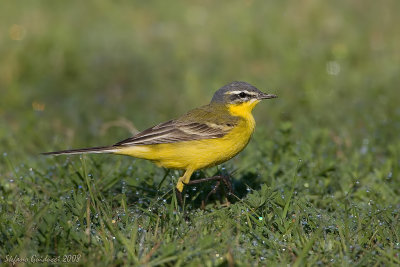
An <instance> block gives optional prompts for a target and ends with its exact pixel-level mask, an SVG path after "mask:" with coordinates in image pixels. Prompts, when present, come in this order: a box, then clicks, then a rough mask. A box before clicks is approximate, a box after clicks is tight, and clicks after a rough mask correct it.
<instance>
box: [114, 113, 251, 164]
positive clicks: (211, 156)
mask: <svg viewBox="0 0 400 267" xmlns="http://www.w3.org/2000/svg"><path fill="white" fill-rule="evenodd" d="M254 126H255V123H254V119H253V118H252V117H251V118H250V119H249V120H243V121H242V122H240V123H239V124H238V125H237V126H236V127H235V128H234V129H233V130H232V131H231V132H230V133H228V134H226V135H225V136H224V137H222V138H216V139H203V140H194V141H185V142H177V143H168V144H157V145H140V146H131V147H126V148H121V150H119V151H117V152H115V153H116V154H122V155H129V156H133V157H137V158H142V159H147V160H151V161H153V162H155V163H156V164H157V165H159V166H162V167H165V168H170V169H191V170H197V169H201V168H205V167H211V166H214V165H217V164H220V163H222V162H224V161H227V160H229V159H231V158H232V157H234V156H235V155H236V154H237V153H239V152H240V151H242V150H243V148H245V147H246V145H247V144H248V142H249V140H250V137H251V135H252V133H253V131H254Z"/></svg>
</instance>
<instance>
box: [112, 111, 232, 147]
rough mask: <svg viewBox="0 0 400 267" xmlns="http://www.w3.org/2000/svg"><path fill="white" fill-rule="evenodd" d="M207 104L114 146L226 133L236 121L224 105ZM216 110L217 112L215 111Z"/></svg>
mask: <svg viewBox="0 0 400 267" xmlns="http://www.w3.org/2000/svg"><path fill="white" fill-rule="evenodd" d="M217 108H218V107H212V106H211V105H207V106H204V107H201V108H198V109H194V110H192V111H190V112H189V113H187V114H185V115H184V116H182V117H181V118H179V119H176V120H171V121H167V122H164V123H161V124H158V125H156V126H154V127H151V128H149V129H147V130H144V131H142V132H140V133H138V134H137V135H135V136H133V137H131V138H128V139H125V140H123V141H121V142H118V143H116V144H115V146H131V145H153V144H165V143H176V142H183V141H190V140H201V139H213V138H220V137H223V136H224V135H226V134H227V133H228V132H229V131H230V130H231V129H232V128H233V127H234V126H235V125H236V124H237V122H238V120H239V118H238V117H233V116H231V115H230V114H229V112H228V111H227V110H226V109H224V107H219V109H218V110H216V109H217ZM217 111H218V112H217Z"/></svg>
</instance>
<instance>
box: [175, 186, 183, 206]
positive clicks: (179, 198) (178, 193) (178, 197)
mask: <svg viewBox="0 0 400 267" xmlns="http://www.w3.org/2000/svg"><path fill="white" fill-rule="evenodd" d="M175 194H176V198H177V199H178V202H179V205H181V207H183V198H182V193H181V192H179V190H178V189H176V188H175Z"/></svg>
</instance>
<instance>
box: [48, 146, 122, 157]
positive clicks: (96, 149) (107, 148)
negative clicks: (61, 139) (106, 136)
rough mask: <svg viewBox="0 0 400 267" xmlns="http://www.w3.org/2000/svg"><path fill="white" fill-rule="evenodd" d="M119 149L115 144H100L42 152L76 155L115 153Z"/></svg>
mask: <svg viewBox="0 0 400 267" xmlns="http://www.w3.org/2000/svg"><path fill="white" fill-rule="evenodd" d="M117 150H118V147H115V146H99V147H89V148H81V149H70V150H61V151H54V152H45V153H41V154H42V155H64V154H69V155H74V154H86V153H113V152H116V151H117Z"/></svg>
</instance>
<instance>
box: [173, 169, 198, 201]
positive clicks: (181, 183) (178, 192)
mask: <svg viewBox="0 0 400 267" xmlns="http://www.w3.org/2000/svg"><path fill="white" fill-rule="evenodd" d="M193 171H194V170H191V169H187V170H186V171H185V173H184V174H183V176H182V177H180V178H179V180H178V182H177V183H176V190H175V192H176V198H177V199H178V201H179V204H180V205H181V206H183V198H182V191H183V186H184V185H186V184H188V183H189V181H190V177H191V176H192V173H193Z"/></svg>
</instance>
